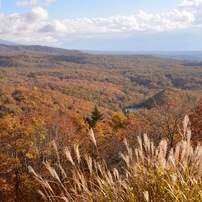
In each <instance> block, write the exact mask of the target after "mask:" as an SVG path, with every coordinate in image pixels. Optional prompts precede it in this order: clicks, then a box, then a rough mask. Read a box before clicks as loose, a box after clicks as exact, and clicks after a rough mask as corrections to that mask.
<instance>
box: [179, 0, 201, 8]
mask: <svg viewBox="0 0 202 202" xmlns="http://www.w3.org/2000/svg"><path fill="white" fill-rule="evenodd" d="M179 6H180V7H183V8H196V7H199V6H202V0H183V1H182V2H181V3H180V5H179Z"/></svg>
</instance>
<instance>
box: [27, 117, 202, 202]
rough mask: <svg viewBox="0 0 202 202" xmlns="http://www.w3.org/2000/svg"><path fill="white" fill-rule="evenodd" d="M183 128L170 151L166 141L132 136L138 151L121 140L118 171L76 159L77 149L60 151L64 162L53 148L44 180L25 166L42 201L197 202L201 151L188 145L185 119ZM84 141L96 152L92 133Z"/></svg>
mask: <svg viewBox="0 0 202 202" xmlns="http://www.w3.org/2000/svg"><path fill="white" fill-rule="evenodd" d="M183 125H184V126H183V130H182V132H181V135H182V137H183V140H182V141H180V142H179V143H178V144H177V145H176V146H175V148H171V149H170V148H169V146H168V142H167V140H166V139H163V140H162V141H161V142H160V143H159V145H157V146H155V144H154V143H153V142H152V141H151V140H150V139H149V138H148V137H147V135H146V134H145V135H144V136H143V137H138V144H139V146H138V147H137V148H135V149H132V148H131V147H130V145H129V144H128V142H127V140H124V143H125V146H126V151H125V153H124V154H123V153H120V155H121V157H122V159H123V162H125V163H124V164H123V168H124V169H119V168H114V169H112V170H110V169H109V168H108V166H107V164H106V163H105V161H104V159H100V158H97V157H91V156H90V155H88V154H83V155H82V154H81V152H80V148H79V147H80V146H79V145H75V146H74V147H73V148H71V149H70V148H68V147H66V148H65V150H64V156H65V158H66V161H64V157H63V156H60V155H59V154H58V152H57V146H56V144H55V143H54V144H53V146H54V148H55V152H56V155H57V158H58V161H57V162H58V163H57V165H54V167H51V166H50V164H49V163H45V166H46V168H47V170H48V175H47V176H44V177H42V176H40V175H39V174H37V173H35V171H34V170H33V169H32V168H31V167H30V171H31V172H32V173H33V174H34V176H35V177H36V179H37V180H38V181H39V182H40V184H41V188H42V189H41V190H40V191H39V193H40V194H41V196H42V198H43V199H44V200H45V201H51V202H53V201H56V202H59V201H66V202H69V201H78V202H82V201H92V202H94V201H95V202H101V201H106V202H113V201H116V202H122V201H128V202H161V201H162V202H174V201H175V202H183V201H184V202H185V201H186V202H189V201H190V202H194V201H197V202H199V201H202V180H201V177H202V146H201V145H199V144H198V145H197V146H196V147H193V146H192V145H191V141H190V138H191V132H190V129H189V128H188V117H185V120H184V122H183ZM90 139H91V140H92V143H93V144H94V146H95V147H96V146H97V144H96V139H95V135H94V133H93V131H92V130H91V131H90ZM61 159H63V161H61ZM62 162H63V163H62ZM64 162H66V163H64ZM69 171H71V172H69Z"/></svg>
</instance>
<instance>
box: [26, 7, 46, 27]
mask: <svg viewBox="0 0 202 202" xmlns="http://www.w3.org/2000/svg"><path fill="white" fill-rule="evenodd" d="M47 18H48V12H47V11H46V10H45V9H43V8H41V7H35V8H33V9H32V11H31V12H30V13H28V14H27V20H28V22H29V23H33V22H40V21H43V20H46V19H47Z"/></svg>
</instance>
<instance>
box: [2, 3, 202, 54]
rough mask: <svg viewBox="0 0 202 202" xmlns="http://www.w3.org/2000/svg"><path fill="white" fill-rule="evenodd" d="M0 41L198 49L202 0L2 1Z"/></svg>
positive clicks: (201, 40) (116, 48) (117, 48)
mask: <svg viewBox="0 0 202 202" xmlns="http://www.w3.org/2000/svg"><path fill="white" fill-rule="evenodd" d="M0 39H2V40H7V41H12V42H16V43H20V44H26V45H46V46H53V47H61V48H67V49H77V50H98V51H196V50H202V0H0Z"/></svg>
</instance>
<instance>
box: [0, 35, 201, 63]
mask: <svg viewBox="0 0 202 202" xmlns="http://www.w3.org/2000/svg"><path fill="white" fill-rule="evenodd" d="M9 52H40V53H56V54H70V53H72V54H74V53H81V52H84V53H90V54H101V55H151V56H156V57H161V58H171V59H178V60H194V61H202V51H142V52H139V51H91V50H86V51H83V50H82V51H79V50H68V49H63V48H56V47H49V46H41V45H21V44H16V43H13V42H10V41H6V40H2V39H0V53H9Z"/></svg>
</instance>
